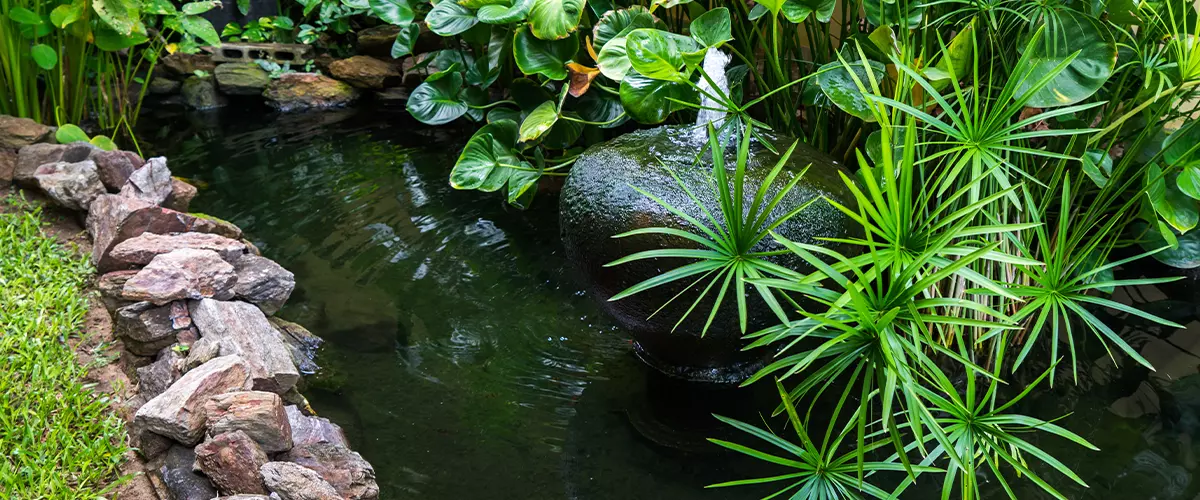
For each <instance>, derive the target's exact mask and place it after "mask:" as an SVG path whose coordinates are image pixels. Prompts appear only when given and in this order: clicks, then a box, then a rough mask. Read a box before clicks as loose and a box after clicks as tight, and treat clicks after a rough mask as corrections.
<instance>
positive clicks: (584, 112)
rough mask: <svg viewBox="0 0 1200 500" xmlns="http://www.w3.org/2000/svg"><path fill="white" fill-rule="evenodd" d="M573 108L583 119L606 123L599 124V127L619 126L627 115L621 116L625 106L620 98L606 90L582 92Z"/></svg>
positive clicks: (625, 119)
mask: <svg viewBox="0 0 1200 500" xmlns="http://www.w3.org/2000/svg"><path fill="white" fill-rule="evenodd" d="M575 109H576V110H577V111H578V112H579V116H580V117H581V118H583V119H584V120H587V121H589V122H594V123H605V124H606V125H600V126H599V127H600V128H614V127H619V126H621V124H623V123H625V122H626V121H627V120H628V116H625V117H622V116H621V115H622V114H624V113H625V107H624V106H622V105H621V99H620V98H619V97H618V96H614V95H612V94H610V93H608V92H588V93H586V94H584V95H583V97H581V98H579V102H578V104H577V105H576V106H575ZM618 118H620V119H618ZM614 120H616V121H614Z"/></svg>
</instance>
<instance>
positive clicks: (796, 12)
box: [781, 0, 837, 24]
mask: <svg viewBox="0 0 1200 500" xmlns="http://www.w3.org/2000/svg"><path fill="white" fill-rule="evenodd" d="M835 7H837V0H787V1H785V2H784V3H783V6H782V8H781V12H783V17H785V18H787V20H788V21H791V22H793V23H797V24H798V23H801V22H804V20H805V19H808V16H810V15H813V14H814V13H815V14H816V17H817V20H818V21H820V22H823V23H827V22H829V20H830V19H832V18H833V10H834V8H835Z"/></svg>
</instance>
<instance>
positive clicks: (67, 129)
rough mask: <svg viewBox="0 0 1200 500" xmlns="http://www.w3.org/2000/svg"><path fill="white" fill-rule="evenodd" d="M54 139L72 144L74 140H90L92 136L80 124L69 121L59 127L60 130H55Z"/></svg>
mask: <svg viewBox="0 0 1200 500" xmlns="http://www.w3.org/2000/svg"><path fill="white" fill-rule="evenodd" d="M54 140H56V141H58V143H59V144H70V143H72V142H88V141H90V140H91V138H90V137H88V135H87V132H84V131H83V129H81V128H79V126H77V125H74V124H71V123H67V124H65V125H63V126H61V127H58V130H56V131H55V132H54Z"/></svg>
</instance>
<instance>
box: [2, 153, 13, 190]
mask: <svg viewBox="0 0 1200 500" xmlns="http://www.w3.org/2000/svg"><path fill="white" fill-rule="evenodd" d="M16 173H17V152H16V151H13V150H11V149H5V148H0V186H7V185H9V184H12V181H13V175H14V174H16Z"/></svg>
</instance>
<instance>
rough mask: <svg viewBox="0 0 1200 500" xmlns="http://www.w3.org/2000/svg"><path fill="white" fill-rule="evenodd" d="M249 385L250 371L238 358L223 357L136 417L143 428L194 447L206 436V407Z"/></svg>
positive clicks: (191, 373) (190, 375)
mask: <svg viewBox="0 0 1200 500" xmlns="http://www.w3.org/2000/svg"><path fill="white" fill-rule="evenodd" d="M248 382H249V369H248V367H247V366H246V362H245V361H243V360H242V358H241V357H239V356H221V357H219V358H215V359H213V360H212V361H209V362H207V363H204V364H203V365H200V366H199V367H197V368H196V369H194V370H192V371H189V372H187V373H186V374H184V375H183V377H182V378H180V379H179V380H177V381H175V383H174V384H171V386H170V387H168V388H167V390H166V391H163V393H162V394H159V395H157V396H155V397H154V398H152V399H151V400H150V401H147V402H146V404H144V405H142V407H141V408H139V409H138V411H137V413H136V414H134V417H133V419H134V423H135V424H137V425H138V426H140V428H142V429H146V430H149V431H151V432H154V433H156V434H159V435H162V436H166V437H169V438H171V439H174V440H176V441H179V442H180V443H183V444H186V445H194V444H196V443H197V442H199V441H200V438H201V437H202V436H203V435H204V423H205V416H206V415H205V413H204V404H205V403H207V402H208V400H209V399H210V398H212V397H213V396H216V395H218V394H224V393H226V392H233V391H240V390H243V389H245V388H246V386H247V384H248Z"/></svg>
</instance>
